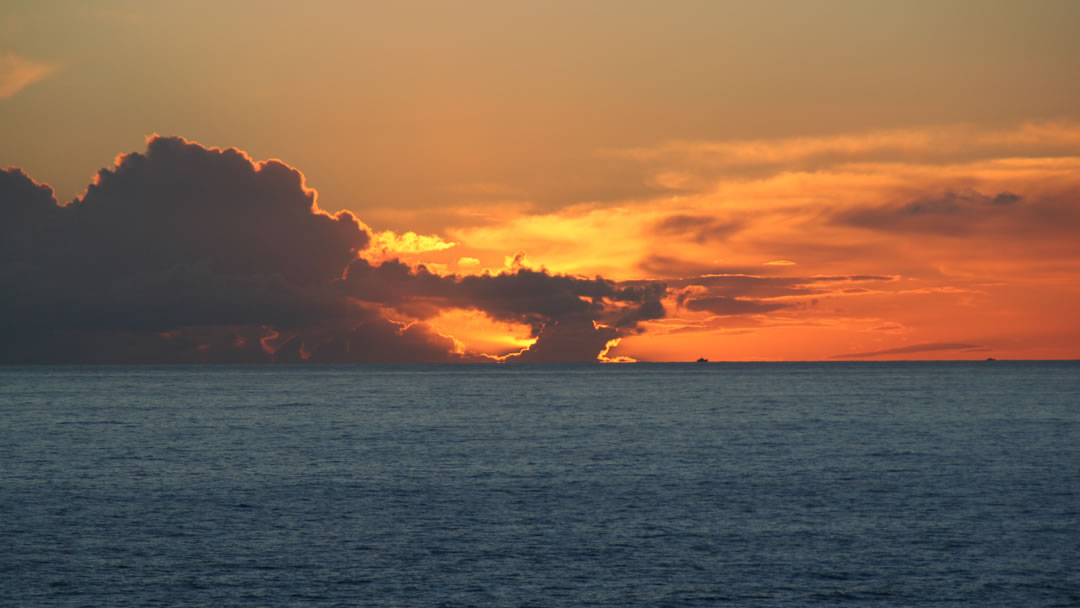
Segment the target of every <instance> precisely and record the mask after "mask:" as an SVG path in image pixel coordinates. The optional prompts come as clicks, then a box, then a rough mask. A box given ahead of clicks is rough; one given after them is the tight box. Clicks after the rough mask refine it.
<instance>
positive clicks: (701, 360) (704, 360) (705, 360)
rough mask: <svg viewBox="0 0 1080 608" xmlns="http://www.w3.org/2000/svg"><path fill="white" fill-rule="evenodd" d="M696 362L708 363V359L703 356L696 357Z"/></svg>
mask: <svg viewBox="0 0 1080 608" xmlns="http://www.w3.org/2000/svg"><path fill="white" fill-rule="evenodd" d="M697 362H698V363H708V362H709V360H708V359H706V358H705V357H702V358H700V359H698V360H697Z"/></svg>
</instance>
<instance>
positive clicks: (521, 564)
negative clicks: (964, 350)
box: [0, 361, 1080, 607]
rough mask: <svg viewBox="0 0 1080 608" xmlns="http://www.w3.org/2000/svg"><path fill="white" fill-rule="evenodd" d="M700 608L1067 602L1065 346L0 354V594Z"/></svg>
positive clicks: (1078, 401) (1071, 539)
mask: <svg viewBox="0 0 1080 608" xmlns="http://www.w3.org/2000/svg"><path fill="white" fill-rule="evenodd" d="M722 605H730V606H837V605H841V606H1024V607H1030V606H1077V605H1080V363H1076V362H1057V363H1053V362H1004V361H998V362H978V363H827V364H690V365H668V364H656V365H650V364H637V365H628V366H607V365H578V366H543V365H537V366H496V365H489V366H385V367H383V366H341V367H338V366H333V367H318V366H295V367H293V366H279V367H272V366H267V367H233V366H218V367H185V366H176V367H0V606H650V607H652V606H722Z"/></svg>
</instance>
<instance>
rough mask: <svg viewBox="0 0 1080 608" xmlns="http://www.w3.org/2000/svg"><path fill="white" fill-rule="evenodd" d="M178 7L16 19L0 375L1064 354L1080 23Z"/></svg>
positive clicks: (688, 9) (1007, 15)
mask: <svg viewBox="0 0 1080 608" xmlns="http://www.w3.org/2000/svg"><path fill="white" fill-rule="evenodd" d="M159 4H160V5H159ZM168 4H169V5H168V6H166V5H165V4H164V3H149V4H148V3H144V2H126V1H117V0H100V1H97V2H93V3H87V2H75V1H71V2H63V1H49V0H36V1H33V2H23V1H20V0H9V1H8V2H5V3H4V4H3V5H2V6H0V168H3V167H8V169H6V170H5V171H3V172H0V293H2V294H3V295H2V296H0V339H2V341H3V345H2V346H0V362H7V363H26V362H269V361H277V362H298V361H315V362H412V361H429V362H453V361H463V362H473V361H693V360H696V359H697V358H698V357H705V358H708V359H710V360H714V361H757V360H766V361H789V360H814V361H817V360H821V361H850V360H864V359H870V360H892V359H920V360H921V359H933V360H936V359H985V358H988V357H994V358H999V359H1075V358H1080V315H1078V314H1077V313H1076V311H1077V310H1080V280H1078V279H1080V78H1077V77H1076V75H1077V74H1080V37H1078V36H1076V32H1078V31H1080V3H1077V2H1073V1H1071V0H1063V1H1049V0H1032V1H1029V2H998V1H993V0H980V1H970V2H968V1H960V0H945V1H941V0H938V1H933V2H929V1H925V2H924V1H921V0H912V1H910V2H884V1H873V0H858V1H841V0H827V1H823V2H771V1H767V0H766V1H760V2H726V1H722V0H715V1H703V2H692V1H676V2H635V1H632V0H626V1H603V0H601V1H596V2H588V3H580V2H559V1H549V2H473V1H463V2H400V3H386V2H307V3H291V2H275V1H265V0H264V1H260V2H246V1H235V2H220V1H217V2H201V1H192V2H180V3H168Z"/></svg>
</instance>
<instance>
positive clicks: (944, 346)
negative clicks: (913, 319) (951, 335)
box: [829, 342, 985, 359]
mask: <svg viewBox="0 0 1080 608" xmlns="http://www.w3.org/2000/svg"><path fill="white" fill-rule="evenodd" d="M947 350H985V348H984V347H982V346H978V345H976V344H964V343H960V342H935V343H930V344H913V345H911V346H901V347H898V348H887V349H885V350H874V351H869V352H862V353H848V354H843V355H833V356H831V357H829V358H830V359H864V358H869V357H878V356H883V355H908V354H916V353H929V352H937V351H947Z"/></svg>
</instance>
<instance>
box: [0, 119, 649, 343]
mask: <svg viewBox="0 0 1080 608" xmlns="http://www.w3.org/2000/svg"><path fill="white" fill-rule="evenodd" d="M377 243H378V247H379V248H380V253H382V254H386V253H387V252H388V251H389V250H391V249H393V248H397V249H400V250H404V251H406V252H411V251H414V250H440V249H446V248H448V247H449V246H450V244H449V243H447V242H445V241H443V240H441V239H440V238H439V237H434V236H433V237H423V236H418V235H415V234H412V233H406V234H405V235H402V236H397V235H392V234H389V233H380V236H379V239H378V240H377ZM372 245H373V236H372V231H371V230H370V229H369V228H367V226H365V225H364V224H363V223H361V222H360V221H359V220H358V219H357V218H356V217H355V216H353V215H352V213H350V212H348V211H341V212H338V213H335V214H330V213H327V212H325V211H323V210H322V209H321V208H320V207H319V204H318V198H317V194H316V192H315V191H314V190H312V189H310V188H308V187H307V185H306V183H305V180H304V176H303V174H302V173H301V172H300V171H299V170H297V169H295V168H293V167H290V166H289V165H287V164H285V163H283V162H281V161H278V160H268V161H259V162H255V161H253V160H252V159H250V158H249V157H248V156H247V155H246V154H245V153H243V152H242V151H240V150H237V149H235V148H229V149H225V150H221V149H217V148H207V147H204V146H202V145H200V144H197V143H194V142H190V141H187V140H185V139H182V138H179V137H161V136H154V137H151V138H150V139H149V140H148V142H147V149H146V152H145V153H141V154H140V153H132V154H126V155H121V156H119V157H118V158H117V160H116V162H115V164H114V166H113V167H110V168H108V169H103V170H102V171H100V172H99V173H98V174H97V177H96V178H95V180H94V182H93V183H92V184H91V185H90V186H89V187H88V188H87V190H86V192H85V193H84V194H83V195H82V196H80V197H78V198H77V199H75V200H73V201H71V202H70V203H68V204H66V205H58V204H57V201H56V200H55V197H54V195H53V192H52V190H51V188H49V187H48V186H47V185H45V184H41V183H38V182H35V181H34V180H33V179H32V178H30V177H29V176H28V175H26V174H25V173H24V172H23V171H21V170H19V169H16V168H10V169H7V170H5V171H3V172H0V254H2V256H0V291H2V292H3V293H4V294H5V297H4V298H3V299H2V300H0V362H9V363H11V362H78V361H93V362H129V361H136V362H138V361H147V362H151V361H152V362H181V361H188V362H205V361H246V362H259V361H271V360H274V361H299V360H311V361H320V362H331V361H337V362H377V361H381V362H405V361H468V360H483V359H484V357H483V354H484V353H468V352H466V351H465V349H464V348H463V345H462V344H461V343H460V342H459V341H458V340H456V339H454V338H453V337H452V336H448V335H443V334H441V333H439V332H438V331H436V330H435V329H434V328H433V327H432V326H430V325H428V324H427V323H426V322H425V321H426V320H428V319H431V318H432V317H434V316H436V315H438V314H439V312H440V311H443V310H446V309H451V308H459V309H467V310H476V311H480V312H482V313H483V314H485V315H487V316H488V317H490V318H492V319H495V320H499V321H506V322H513V323H521V324H525V325H528V326H529V327H530V328H531V329H532V333H533V336H534V337H536V338H538V339H537V340H536V342H535V344H533V349H530V350H528V351H527V352H524V353H520V354H518V355H517V357H519V358H521V359H522V360H536V361H539V360H596V358H597V356H598V354H600V353H601V352H602V351H603V350H604V348H605V346H606V344H607V342H608V341H610V340H612V339H615V338H618V337H619V336H621V335H623V334H625V333H628V332H631V333H632V332H634V331H637V330H638V323H639V321H642V320H646V319H652V318H658V317H660V316H663V314H664V309H663V306H662V305H661V304H660V301H661V299H662V298H663V297H664V293H665V288H664V286H663V285H661V284H655V283H650V284H647V285H629V286H627V285H620V284H618V283H615V282H613V281H610V280H606V279H602V278H599V277H597V278H592V279H586V278H580V277H571V276H565V275H554V274H550V273H548V272H547V271H544V270H533V269H529V268H526V267H523V266H520V265H519V266H518V267H516V268H514V269H512V270H507V271H505V272H502V273H499V274H484V275H475V276H457V275H441V274H437V273H434V272H431V271H430V270H428V269H427V268H426V267H423V266H420V267H412V266H409V265H407V264H405V263H404V262H401V261H399V260H397V259H390V260H387V261H384V262H383V263H382V264H378V265H376V264H374V263H373V262H371V261H369V260H368V259H365V258H364V257H361V256H362V255H365V254H366V253H367V252H368V251H369V250H370V249H371V248H372ZM571 334H574V335H571ZM577 334H580V335H577ZM497 354H499V355H506V354H512V353H497Z"/></svg>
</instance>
